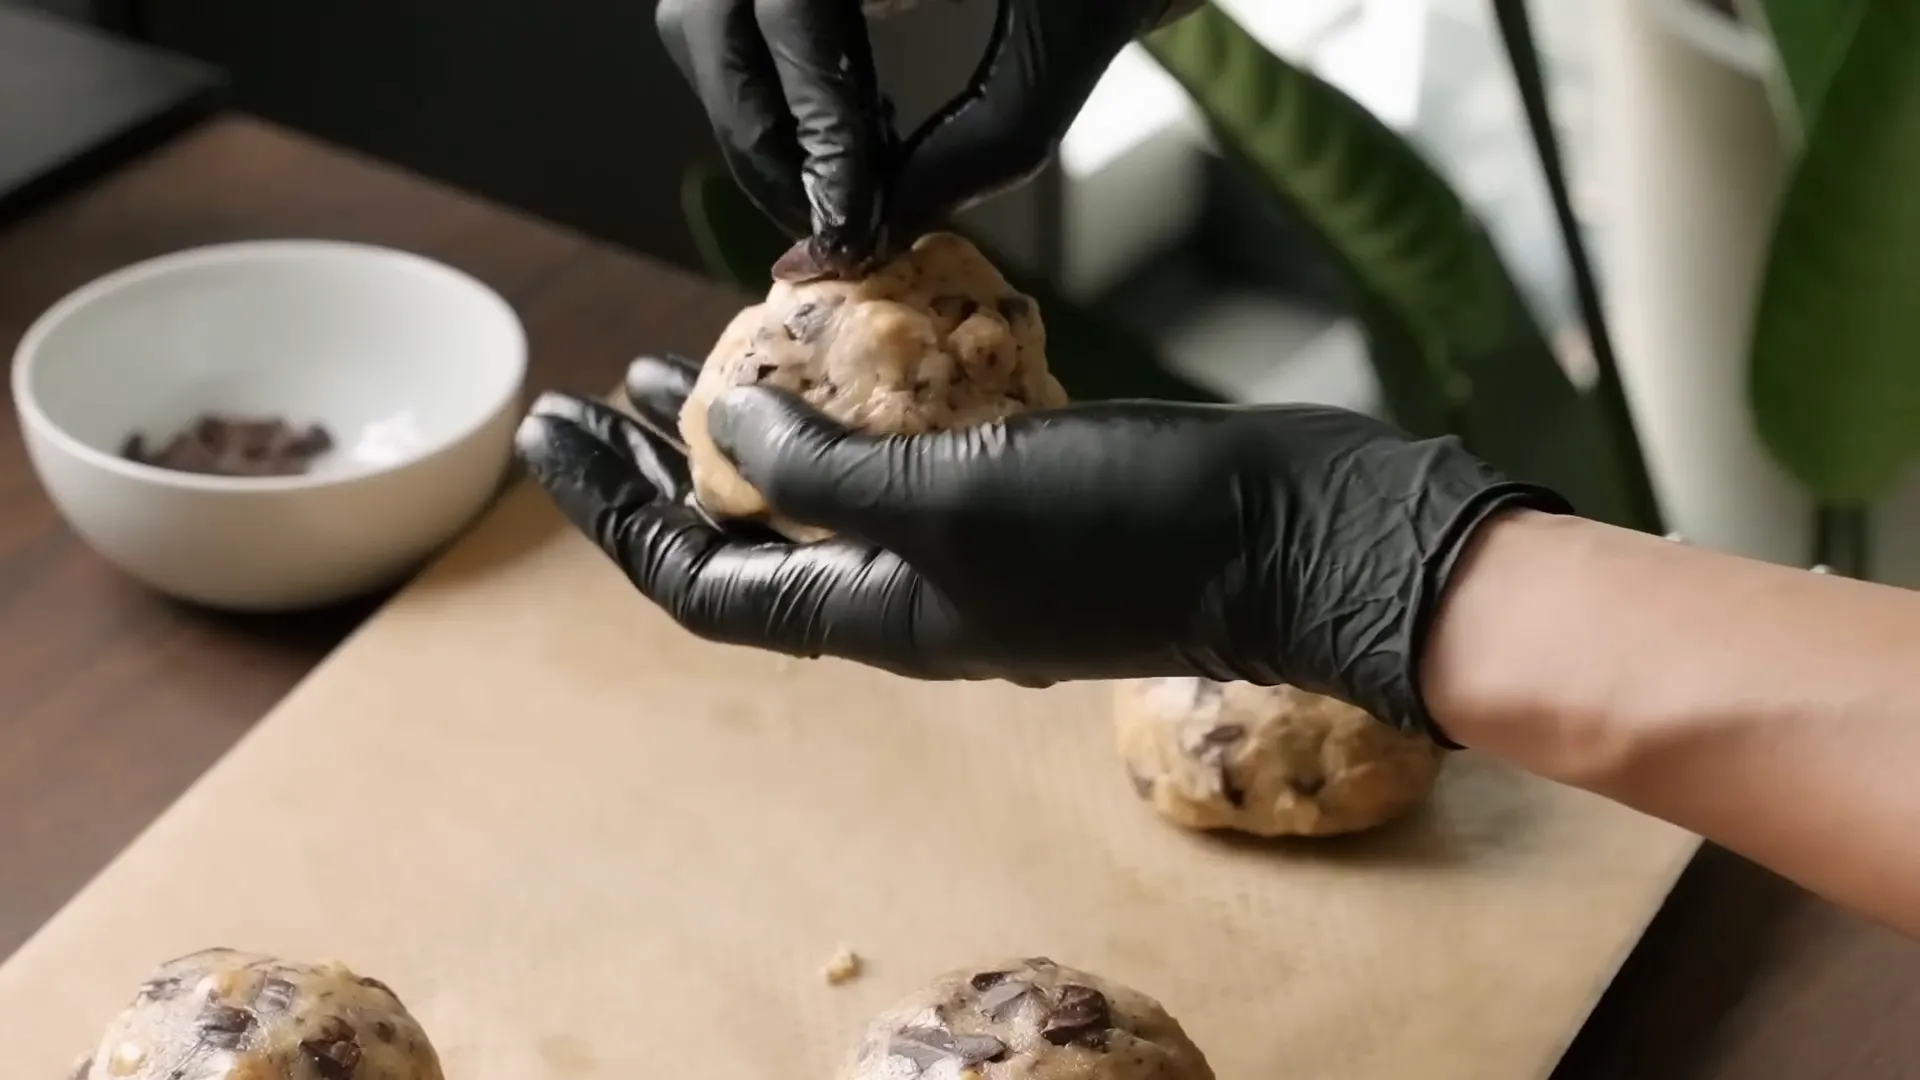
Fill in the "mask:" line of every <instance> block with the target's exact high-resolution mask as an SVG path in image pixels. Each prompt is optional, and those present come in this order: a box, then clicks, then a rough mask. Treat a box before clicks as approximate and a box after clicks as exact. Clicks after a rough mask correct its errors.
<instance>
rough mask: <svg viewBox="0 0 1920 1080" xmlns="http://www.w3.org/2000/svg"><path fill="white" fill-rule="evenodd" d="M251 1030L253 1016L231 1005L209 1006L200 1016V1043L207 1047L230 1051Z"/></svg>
mask: <svg viewBox="0 0 1920 1080" xmlns="http://www.w3.org/2000/svg"><path fill="white" fill-rule="evenodd" d="M252 1028H253V1014H252V1013H250V1012H248V1011H247V1010H245V1009H236V1008H234V1007H233V1006H231V1005H209V1006H207V1009H206V1011H205V1012H203V1013H201V1014H200V1041H201V1042H203V1043H206V1044H207V1045H209V1046H217V1047H220V1048H221V1049H224V1050H231V1049H233V1048H234V1047H236V1046H239V1045H240V1042H241V1040H243V1039H245V1038H246V1036H247V1032H248V1031H250V1030H252Z"/></svg>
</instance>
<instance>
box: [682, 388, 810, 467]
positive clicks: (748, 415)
mask: <svg viewBox="0 0 1920 1080" xmlns="http://www.w3.org/2000/svg"><path fill="white" fill-rule="evenodd" d="M821 427H825V428H827V429H831V430H837V429H838V427H839V426H838V425H837V424H834V423H833V422H832V421H831V420H828V419H827V418H826V417H824V416H821V415H820V414H819V413H817V412H815V411H813V410H812V409H810V408H808V406H807V405H806V403H805V402H803V401H801V400H800V399H799V398H797V397H795V396H793V395H792V394H789V393H786V392H785V391H782V390H777V389H774V388H773V387H771V386H736V387H734V388H732V389H731V390H728V391H727V392H726V393H724V394H721V395H720V396H719V397H717V398H715V399H714V401H713V403H712V404H711V405H709V406H707V430H708V432H709V433H710V434H711V435H712V436H713V443H714V445H715V446H718V447H719V448H720V451H721V453H724V454H726V455H727V457H729V458H731V459H733V462H734V464H736V465H745V464H746V463H748V462H753V461H758V460H760V459H761V457H762V456H763V454H764V452H765V451H767V450H769V449H771V448H774V447H777V446H779V445H781V444H783V443H786V442H788V441H790V440H791V439H792V438H793V437H794V436H795V435H796V434H799V433H800V432H801V431H804V430H812V429H818V428H821Z"/></svg>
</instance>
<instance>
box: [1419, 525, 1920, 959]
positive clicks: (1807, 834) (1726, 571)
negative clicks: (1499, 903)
mask: <svg viewBox="0 0 1920 1080" xmlns="http://www.w3.org/2000/svg"><path fill="white" fill-rule="evenodd" d="M1454 580H1455V584H1454V586H1453V587H1452V588H1451V589H1450V591H1449V594H1448V595H1447V596H1446V597H1445V598H1444V599H1443V601H1442V606H1441V609H1440V611H1439V614H1438V617H1437V619H1436V621H1435V624H1434V630H1433V635H1432V637H1431V639H1430V640H1429V643H1428V649H1427V654H1426V657H1425V663H1424V666H1423V681H1424V687H1425V692H1426V696H1427V699H1428V702H1429V705H1430V707H1431V708H1432V711H1433V713H1434V716H1435V718H1436V720H1438V721H1439V723H1440V724H1441V726H1442V727H1443V728H1445V729H1446V730H1447V732H1448V733H1449V734H1451V735H1452V736H1453V737H1454V738H1455V739H1456V740H1458V741H1459V742H1460V743H1462V744H1463V745H1466V746H1469V747H1472V748H1474V749H1477V750H1480V751H1482V752H1485V753H1488V754H1491V755H1494V756H1497V757H1501V758H1504V759H1506V760H1508V761H1511V762H1513V763H1514V764H1517V765H1519V766H1521V767H1522V768H1525V769H1528V770H1529V771H1532V772H1535V773H1539V774H1541V775H1543V776H1547V777H1550V778H1552V779H1556V780H1560V781H1563V782H1565V783H1569V784H1573V785H1576V786H1579V787H1582V788H1586V789H1588V790H1591V791H1594V792H1596V793H1598V794H1601V795H1605V796H1607V797H1609V798H1612V799H1614V800H1617V801H1619V802H1621V803H1624V804H1626V805H1628V806H1631V807H1634V808H1635V809H1638V810H1640V811H1642V812H1644V813H1648V814H1652V815H1654V816H1657V817H1660V818H1664V819H1666V820H1668V821H1671V822H1673V823H1674V824H1676V825H1679V826H1681V827H1683V828H1686V829H1689V830H1691V831H1693V832H1696V833H1699V834H1700V835H1702V836H1705V837H1707V838H1708V839H1710V840H1713V841H1715V842H1717V843H1719V844H1721V845H1723V846H1725V847H1728V848H1731V849H1733V850H1735V851H1738V852H1740V853H1742V854H1744V855H1746V856H1747V857H1749V858H1751V859H1754V860H1755V861H1757V862H1759V863H1762V864H1764V865H1766V866H1768V867H1770V868H1772V869H1773V870H1775V871H1776V872H1778V873H1780V874H1782V875H1784V876H1786V877H1789V878H1792V879H1794V880H1796V881H1798V882H1799V883H1800V884H1802V885H1804V886H1805V887H1807V888H1808V889H1811V890H1813V891H1815V892H1818V893H1820V894H1822V895H1824V896H1826V897H1828V898H1829V899H1831V900H1833V901H1835V902H1836V903H1840V904H1843V905H1846V906H1849V907H1852V908H1854V909H1856V910H1858V911H1860V912H1862V913H1864V914H1867V915H1869V916H1871V917H1874V918H1877V919H1879V920H1881V921H1883V922H1885V923H1887V924H1889V925H1891V926H1893V927H1894V928H1896V929H1898V930H1900V931H1902V932H1903V933H1906V934H1908V935H1910V936H1915V937H1920V843H1916V841H1915V840H1914V839H1913V837H1914V832H1915V828H1916V826H1920V594H1916V593H1912V592H1907V591H1904V590H1899V589H1892V588H1887V587H1883V586H1875V585H1868V584H1863V583H1860V582H1855V581H1848V580H1845V579H1841V578H1833V577H1827V576H1824V575H1819V574H1811V573H1807V572H1805V571H1800V570H1793V569H1788V568H1783V567H1776V566H1770V565H1767V564H1764V563H1757V562H1752V561H1749V560H1744V559H1736V558H1732V557H1730V556H1725V555H1719V554H1715V553H1712V552H1706V551H1700V550H1695V549H1692V548H1688V547H1686V546H1684V545H1680V544H1675V543H1672V542H1670V541H1666V540H1662V539H1659V538H1656V537H1651V536H1645V535H1642V534H1639V533H1633V532H1628V531H1625V530H1620V529H1613V528H1610V527H1607V526H1603V525H1598V524H1594V523H1592V522H1587V521H1582V520H1579V519H1576V518H1556V517H1551V516H1548V515H1539V514H1524V515H1515V516H1513V517H1511V518H1507V519H1505V520H1502V521H1500V522H1497V523H1495V524H1493V525H1491V526H1490V527H1488V528H1487V529H1485V530H1483V533H1482V535H1481V536H1480V537H1479V538H1477V540H1476V542H1475V544H1474V548H1473V549H1472V550H1471V551H1470V552H1468V553H1467V555H1466V560H1465V562H1463V564H1462V567H1461V571H1460V572H1459V573H1458V574H1456V575H1455V579H1454Z"/></svg>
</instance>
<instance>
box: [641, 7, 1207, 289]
mask: <svg viewBox="0 0 1920 1080" xmlns="http://www.w3.org/2000/svg"><path fill="white" fill-rule="evenodd" d="M976 2H981V3H985V2H988V0H976ZM993 2H996V3H998V4H999V8H998V12H997V17H996V19H995V22H994V29H993V34H992V37H991V38H990V39H989V43H988V46H987V51H986V54H985V55H984V56H983V57H982V58H981V62H980V65H979V66H978V67H977V68H976V69H975V71H974V74H973V77H972V79H971V80H970V82H969V84H968V85H967V87H966V88H965V89H964V90H963V91H962V92H961V93H960V94H958V95H957V96H955V97H954V98H953V100H952V101H951V102H949V103H948V104H947V105H946V106H945V107H944V108H942V109H941V110H939V111H938V112H936V113H935V114H934V116H933V117H932V118H930V119H929V120H928V121H927V122H926V123H925V124H923V125H921V127H920V128H919V130H917V131H916V132H914V133H913V135H912V136H911V137H909V138H907V139H905V140H904V141H903V140H900V139H898V138H897V137H896V134H897V133H896V132H895V131H894V130H893V121H892V116H891V115H890V111H889V109H888V108H887V106H886V104H885V102H884V98H883V96H882V95H881V93H880V90H879V87H878V80H877V78H876V76H875V74H874V65H873V54H872V48H871V46H870V44H869V42H868V40H867V31H866V22H865V18H864V16H863V15H862V12H861V4H860V0H661V3H660V6H659V7H658V8H657V9H656V21H657V23H658V25H659V29H660V36H661V39H662V40H663V41H664V42H665V43H666V47H667V52H668V53H669V54H670V55H671V56H672V57H673V60H674V63H675V64H676V65H678V67H679V68H680V71H681V73H682V74H683V75H685V76H686V78H687V81H688V82H690V83H691V84H692V85H693V88H694V91H695V93H697V94H698V95H699V97H700V101H701V104H702V105H703V106H704V107H705V109H706V111H707V117H708V120H709V121H710V122H711V123H712V125H713V130H714V134H715V136H716V137H717V138H718V139H719V142H720V148H721V151H722V153H723V154H724V156H725V157H726V160H727V165H728V168H729V169H730V170H731V171H732V173H733V176H734V179H735V180H736V181H738V182H739V184H740V186H741V187H742V188H743V189H745V190H746V192H747V194H748V195H749V196H750V197H752V198H753V200H754V201H755V202H756V203H758V204H759V205H760V208H761V209H762V210H764V211H765V212H766V213H767V215H768V216H769V217H771V218H773V220H774V221H775V222H777V223H778V224H779V225H780V226H781V227H782V228H783V229H785V230H786V231H787V233H788V234H789V235H791V236H793V237H795V238H796V239H798V238H802V237H807V236H811V237H812V238H813V253H814V255H815V257H816V259H818V260H820V261H821V262H822V264H823V265H827V266H833V267H848V266H853V265H857V264H858V263H861V262H864V261H865V260H867V259H869V258H871V257H873V256H874V255H876V254H878V253H881V252H882V251H883V249H884V248H885V246H886V245H887V243H888V238H889V237H890V236H891V237H893V238H897V239H898V240H899V241H900V242H901V244H903V245H904V244H906V243H910V242H911V241H912V239H913V237H914V236H916V235H918V234H919V233H920V232H921V231H923V230H925V229H927V228H930V227H933V226H935V225H937V224H938V223H939V222H940V220H941V219H942V218H944V217H945V216H946V215H947V214H949V213H951V212H953V211H954V210H957V209H960V208H962V207H964V206H966V205H968V204H970V203H973V202H976V201H978V200H979V199H980V198H982V197H984V196H986V195H990V194H992V193H994V192H996V191H999V190H1002V189H1004V188H1006V187H1009V186H1011V185H1014V184H1017V183H1019V182H1021V181H1023V180H1025V179H1027V178H1028V177H1030V176H1032V175H1033V174H1034V173H1035V172H1036V171H1038V170H1039V169H1040V167H1041V166H1042V165H1044V164H1045V163H1046V160H1047V158H1048V157H1049V156H1050V155H1051V154H1052V152H1053V149H1054V147H1055V145H1057V144H1058V142H1059V141H1060V137H1061V136H1062V135H1063V134H1065V132H1066V130H1067V126H1068V125H1069V124H1071V123H1072V122H1073V117H1074V115H1075V114H1076V113H1078V112H1079V111H1080V106H1081V105H1083V104H1085V102H1086V100H1087V96H1088V95H1089V94H1091V93H1093V87H1094V84H1096V83H1097V82H1099V80H1100V76H1101V74H1102V73H1104V72H1105V71H1106V69H1107V65H1108V64H1110V63H1112V62H1113V58H1114V56H1116V55H1117V54H1118V53H1119V52H1120V49H1121V48H1122V47H1123V46H1125V45H1126V43H1127V42H1128V41H1130V40H1132V39H1133V38H1134V37H1135V36H1136V35H1138V34H1140V33H1142V32H1144V31H1146V30H1149V29H1151V28H1153V27H1154V26H1155V25H1157V24H1159V23H1160V22H1162V21H1164V20H1166V19H1168V18H1171V17H1173V16H1175V15H1178V14H1183V13H1185V12H1187V11H1190V10H1192V8H1194V7H1195V6H1197V3H1196V0H993Z"/></svg>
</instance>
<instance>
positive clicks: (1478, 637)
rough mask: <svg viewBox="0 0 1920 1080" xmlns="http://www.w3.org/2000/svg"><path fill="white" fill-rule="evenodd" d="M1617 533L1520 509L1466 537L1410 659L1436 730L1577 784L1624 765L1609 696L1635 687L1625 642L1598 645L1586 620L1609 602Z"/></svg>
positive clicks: (1618, 720)
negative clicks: (1420, 645)
mask: <svg viewBox="0 0 1920 1080" xmlns="http://www.w3.org/2000/svg"><path fill="white" fill-rule="evenodd" d="M1621 532H1622V531H1621V530H1617V529H1611V528H1609V527H1608V526H1605V525H1600V524H1598V523H1595V522H1592V521H1588V520H1586V519H1583V518H1578V517H1573V516H1569V515H1556V514H1550V513H1541V512H1538V511H1534V510H1517V511H1513V512H1510V513H1506V514H1502V515H1500V516H1499V517H1498V518H1496V519H1493V520H1489V521H1488V522H1486V523H1485V525H1484V526H1483V527H1482V528H1481V529H1480V530H1478V532H1477V533H1476V534H1475V535H1474V536H1472V537H1470V538H1469V540H1468V543H1467V545H1466V547H1465V548H1464V549H1463V550H1462V552H1461V554H1460V558H1459V560H1458V564H1457V566H1456V569H1455V572H1454V574H1453V575H1452V577H1451V579H1450V580H1449V582H1448V585H1447V588H1446V590H1445V592H1444V595H1442V596H1441V597H1439V601H1438V605H1437V607H1436V610H1435V612H1434V619H1433V623H1432V626H1431V629H1430V631H1429V633H1428V635H1427V640H1426V642H1425V644H1424V648H1423V649H1422V652H1421V655H1420V658H1419V662H1420V667H1419V679H1420V688H1421V692H1422V695H1423V697H1424V700H1425V702H1426V705H1427V707H1428V708H1429V709H1430V710H1431V712H1432V715H1433V717H1434V719H1435V722H1436V723H1437V724H1438V725H1439V726H1440V727H1441V728H1442V729H1443V730H1445V731H1447V732H1448V733H1449V734H1450V735H1451V736H1452V737H1453V738H1454V739H1455V740H1457V741H1458V742H1460V743H1461V744H1463V745H1465V746H1468V747H1471V748H1473V749H1475V750H1480V751H1484V752H1487V753H1489V754H1492V755H1493V756H1496V757H1500V758H1503V759H1506V760H1508V761H1511V762H1514V763H1516V764H1519V765H1521V766H1522V767H1524V768H1526V769H1527V770H1528V771H1530V772H1533V773H1536V774H1538V775H1542V776H1545V777H1547V778H1549V779H1553V780H1558V781H1562V782H1565V783H1570V784H1574V785H1575V786H1580V787H1592V786H1594V785H1596V784H1601V783H1604V780H1605V777H1607V776H1610V775H1613V774H1616V773H1618V772H1620V771H1622V770H1624V769H1625V768H1626V767H1627V761H1628V759H1630V758H1631V757H1632V756H1633V755H1634V753H1635V750H1634V747H1633V742H1634V740H1633V738H1632V737H1631V733H1632V730H1633V728H1632V725H1630V724H1628V723H1626V722H1625V719H1626V717H1625V716H1624V714H1623V712H1622V710H1621V709H1619V708H1618V707H1617V701H1616V697H1617V695H1618V693H1619V691H1620V688H1621V687H1622V686H1623V685H1630V684H1631V681H1632V678H1633V674H1632V672H1631V671H1628V670H1625V669H1627V668H1631V667H1632V666H1633V665H1632V663H1631V661H1630V660H1629V659H1628V658H1627V657H1626V656H1625V654H1624V652H1623V651H1622V649H1623V648H1624V647H1626V646H1627V645H1630V643H1622V642H1617V641H1613V640H1610V635H1607V634H1606V633H1604V632H1602V633H1600V634H1599V635H1598V636H1596V634H1595V630H1596V629H1598V627H1595V626H1593V625H1591V620H1590V619H1588V618H1587V616H1588V615H1590V614H1592V613H1595V612H1597V611H1599V610H1602V609H1603V608H1604V599H1605V597H1606V596H1608V595H1614V594H1617V591H1618V587H1619V583H1618V582H1617V581H1609V580H1607V578H1608V576H1609V575H1608V571H1607V569H1606V566H1605V565H1604V564H1606V563H1607V562H1608V561H1609V560H1608V558H1607V552H1608V549H1609V544H1610V543H1614V544H1617V542H1618V541H1617V540H1616V538H1615V536H1614V534H1619V533H1621ZM1628 539H1629V542H1630V543H1637V542H1640V541H1649V542H1652V543H1665V541H1660V540H1658V539H1657V538H1653V537H1645V536H1641V535H1640V534H1629V535H1628Z"/></svg>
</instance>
